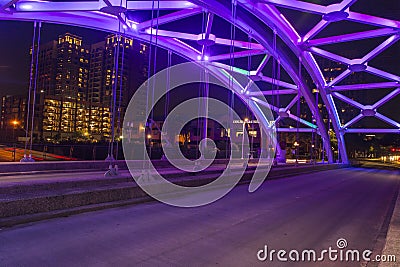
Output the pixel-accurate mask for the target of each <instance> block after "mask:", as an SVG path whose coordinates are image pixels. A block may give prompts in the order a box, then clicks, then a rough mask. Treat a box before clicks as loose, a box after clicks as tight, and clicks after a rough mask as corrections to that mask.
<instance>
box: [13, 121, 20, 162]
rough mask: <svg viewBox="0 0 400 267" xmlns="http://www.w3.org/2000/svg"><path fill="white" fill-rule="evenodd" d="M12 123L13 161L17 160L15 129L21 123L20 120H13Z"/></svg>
mask: <svg viewBox="0 0 400 267" xmlns="http://www.w3.org/2000/svg"><path fill="white" fill-rule="evenodd" d="M11 124H12V125H13V134H12V140H13V161H15V153H16V144H15V129H16V128H17V126H18V125H19V121H17V120H13V121H11Z"/></svg>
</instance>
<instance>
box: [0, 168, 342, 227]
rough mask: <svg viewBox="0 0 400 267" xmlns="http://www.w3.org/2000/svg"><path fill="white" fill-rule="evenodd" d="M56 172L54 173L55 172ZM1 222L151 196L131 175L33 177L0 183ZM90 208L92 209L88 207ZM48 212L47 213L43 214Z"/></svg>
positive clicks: (206, 179) (202, 179) (275, 172)
mask: <svg viewBox="0 0 400 267" xmlns="http://www.w3.org/2000/svg"><path fill="white" fill-rule="evenodd" d="M343 167H347V166H346V165H338V164H323V165H322V164H321V165H311V166H298V167H294V166H293V167H286V168H282V167H281V168H272V170H271V171H270V173H269V175H268V178H267V179H277V178H283V177H289V176H294V175H297V174H304V173H310V172H317V171H325V170H332V169H337V168H343ZM254 169H255V167H249V168H248V169H247V170H246V172H245V174H244V175H243V177H242V179H241V181H240V183H242V184H243V183H248V182H249V181H250V180H251V178H252V175H253V173H254ZM222 170H223V169H220V170H210V171H208V172H207V171H204V172H202V173H199V174H194V175H186V176H184V177H182V172H178V171H177V172H173V173H169V174H168V178H167V179H168V180H170V181H171V182H174V183H176V184H179V185H182V186H200V185H204V184H207V183H210V182H212V181H214V180H215V179H216V178H217V177H218V176H219V173H221V171H222ZM54 175H55V176H56V175H57V174H56V173H55V174H54ZM0 193H1V195H2V197H1V199H0V226H11V225H15V224H19V223H24V222H27V221H36V220H42V219H46V218H52V217H54V216H55V214H63V215H62V216H65V214H66V213H68V212H67V211H68V210H70V213H71V214H74V213H79V212H82V210H86V208H87V207H88V206H91V205H96V209H102V208H106V207H109V206H110V203H114V205H112V206H117V205H118V204H117V203H118V202H120V203H121V205H126V204H129V203H133V202H135V203H137V202H144V201H151V200H152V198H151V197H150V196H148V195H146V193H145V192H144V191H143V190H142V189H141V188H140V187H138V186H137V184H136V183H135V182H134V181H133V179H132V178H131V177H130V176H125V177H113V178H105V177H103V176H102V177H94V178H93V179H85V180H79V179H77V180H64V181H62V180H57V177H54V181H50V182H49V181H46V182H43V181H32V182H31V183H25V184H18V183H17V184H8V185H7V186H2V187H0ZM90 210H92V209H90ZM46 214H47V215H46Z"/></svg>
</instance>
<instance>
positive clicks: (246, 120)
mask: <svg viewBox="0 0 400 267" xmlns="http://www.w3.org/2000/svg"><path fill="white" fill-rule="evenodd" d="M248 121H249V119H248V118H245V119H244V120H243V135H242V159H244V132H245V130H246V123H247V122H248Z"/></svg>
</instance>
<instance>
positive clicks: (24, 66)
mask: <svg viewBox="0 0 400 267" xmlns="http://www.w3.org/2000/svg"><path fill="white" fill-rule="evenodd" d="M309 2H314V3H318V4H322V5H328V4H332V3H337V2H339V1H334V0H314V1H309ZM377 2H378V1H376V0H359V1H358V2H356V3H355V4H354V5H353V6H352V8H351V9H352V10H354V11H356V12H364V13H368V14H371V15H376V16H379V15H380V16H384V17H386V18H390V19H397V20H400V1H398V0H384V1H379V4H377ZM280 10H281V11H282V12H283V13H284V14H285V16H287V17H288V19H289V21H290V22H291V23H292V24H293V25H295V27H296V29H297V30H298V31H299V32H300V33H303V32H306V31H308V30H309V29H310V28H311V27H312V26H313V25H315V23H317V22H318V21H319V20H320V16H315V15H309V14H305V13H301V12H297V11H291V10H287V9H281V8H280ZM139 15H140V14H139ZM129 16H133V19H135V20H136V21H142V20H147V19H148V18H140V19H139V17H140V16H138V13H133V14H129ZM187 23H188V21H187V20H186V21H185V20H183V21H180V22H175V23H174V25H173V26H174V27H176V29H175V30H178V31H179V30H182V31H186V32H191V31H193V30H195V29H194V28H198V29H196V30H195V32H196V33H199V32H200V31H201V29H200V27H201V26H200V25H199V27H197V25H196V27H194V26H193V25H194V24H191V27H190V28H191V29H188V27H187ZM200 23H201V22H200ZM358 25H360V24H358ZM171 26H172V25H171ZM338 27H339V29H338ZM357 27H359V26H357V25H355V23H349V22H340V23H334V24H332V25H331V26H329V27H328V28H327V29H326V30H324V31H322V32H321V36H318V37H323V35H324V34H326V35H329V34H332V33H335V32H336V33H339V32H343V30H347V31H354V30H356V29H357ZM179 28H180V29H179ZM226 29H229V28H227V27H226V25H222V24H221V22H218V20H216V19H215V21H214V25H213V33H215V34H217V36H220V37H221V36H222V37H224V38H227V37H228V36H227V35H229V30H226ZM338 30H339V31H338ZM357 30H359V29H357ZM32 31H33V23H31V22H10V21H0V36H2V40H3V41H2V42H0V96H1V95H6V94H25V93H26V91H27V88H28V82H29V63H30V57H29V47H30V46H31V42H32ZM65 32H70V33H73V34H76V35H79V36H82V37H83V40H84V44H92V43H95V42H98V41H102V40H104V37H105V36H106V35H107V33H105V32H100V31H94V30H89V29H84V28H78V27H71V26H62V25H54V24H46V23H44V24H43V28H42V38H41V42H42V43H45V42H48V41H50V40H56V39H57V37H58V35H60V34H63V33H65ZM195 32H193V33H195ZM3 37H5V38H3ZM367 42H369V43H364V44H360V43H354V44H348V43H346V44H345V46H343V45H333V46H332V47H322V48H323V49H327V50H331V51H332V52H338V53H339V52H341V51H342V50H344V49H343V48H345V50H349V51H358V52H361V51H362V49H363V48H364V49H365V50H367V51H365V52H368V50H370V48H369V47H368V46H371V48H373V47H375V46H376V45H375V43H373V42H374V41H373V40H371V41H367ZM371 44H372V45H371ZM217 49H218V47H213V50H214V52H215V50H217ZM335 50H339V51H335ZM362 53H364V51H362ZM339 54H341V53H339ZM345 56H346V55H345ZM383 56H384V57H382V58H383V60H384V61H383V62H384V64H385V65H386V66H385V67H386V68H384V70H387V71H390V72H392V73H394V74H397V75H400V73H399V72H400V68H399V67H398V58H399V57H400V43H399V42H398V43H397V44H395V45H394V46H393V47H391V48H389V49H388V50H387V51H386V52H384V54H383ZM377 60H379V58H378V59H377ZM381 63H382V62H381ZM377 67H379V65H378V66H377ZM243 68H246V66H243Z"/></svg>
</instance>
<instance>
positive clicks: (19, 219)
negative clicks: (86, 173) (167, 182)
mask: <svg viewBox="0 0 400 267" xmlns="http://www.w3.org/2000/svg"><path fill="white" fill-rule="evenodd" d="M346 167H348V166H346V165H319V166H318V168H315V167H314V168H312V167H308V168H301V167H293V168H286V169H285V168H282V169H280V168H279V169H275V170H274V171H271V172H270V174H269V175H268V177H267V180H273V179H282V178H287V177H292V176H296V175H299V174H307V173H312V172H320V171H327V170H332V169H338V168H346ZM252 174H253V170H249V171H246V173H245V174H244V175H243V177H242V180H241V181H240V182H239V184H241V185H243V184H248V183H249V182H250V180H251V178H252ZM189 178H191V179H185V180H182V181H177V183H178V184H180V183H182V182H183V184H182V185H184V186H196V185H199V184H204V183H208V182H211V181H212V180H214V179H215V178H214V177H210V175H204V176H203V177H202V176H197V177H196V176H194V177H189ZM192 178H197V179H193V180H192ZM42 198H43V199H38V200H35V199H32V200H29V199H26V200H21V201H20V202H18V203H20V204H19V205H21V203H22V204H23V205H26V206H27V207H28V208H29V210H30V212H29V213H30V214H27V213H25V214H20V215H15V216H10V217H3V218H0V227H11V226H14V225H18V224H25V223H29V222H35V221H42V220H47V219H53V218H57V217H66V216H70V215H74V214H80V213H84V212H91V211H97V210H102V209H107V208H115V207H121V206H126V205H132V204H140V203H144V202H149V201H153V200H154V199H153V198H151V197H150V196H148V195H146V194H145V193H144V192H143V191H142V190H141V189H140V188H138V187H137V186H136V187H135V186H134V185H127V186H123V187H120V188H110V189H105V190H100V191H99V190H98V189H97V190H96V188H94V189H93V190H92V191H87V192H82V193H77V194H75V195H68V194H66V195H59V196H53V197H46V196H44V197H42ZM67 199H70V200H69V201H70V203H73V204H74V205H73V206H70V207H68V205H63V204H65V202H64V201H65V200H67ZM52 200H54V201H55V202H53V203H50V202H52ZM95 200H97V201H98V202H97V203H96V201H95ZM49 201H50V202H49ZM58 202H59V204H60V206H61V207H62V208H58V209H53V210H47V211H45V210H42V211H39V210H40V208H42V209H43V207H44V206H43V205H45V206H46V205H49V207H51V206H53V207H54V205H56V204H57V203H58ZM18 203H17V204H18ZM32 203H36V204H37V205H39V206H38V207H36V208H35V207H31V206H29V205H28V204H32ZM79 203H80V204H79ZM71 205H72V204H71ZM15 208H18V209H19V208H22V207H18V206H17V207H15ZM13 210H14V209H13ZM33 210H37V211H38V212H37V213H33ZM14 211H15V210H14Z"/></svg>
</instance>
